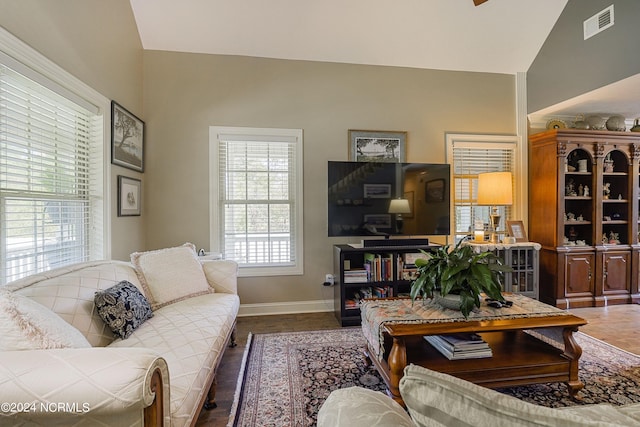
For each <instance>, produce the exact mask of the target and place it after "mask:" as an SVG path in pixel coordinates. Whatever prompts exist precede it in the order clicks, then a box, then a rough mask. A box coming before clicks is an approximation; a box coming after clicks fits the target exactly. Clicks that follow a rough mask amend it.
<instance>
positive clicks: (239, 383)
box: [227, 332, 253, 427]
mask: <svg viewBox="0 0 640 427" xmlns="http://www.w3.org/2000/svg"><path fill="white" fill-rule="evenodd" d="M252 340H253V334H252V333H251V332H249V335H247V346H246V347H245V349H244V354H243V355H242V363H241V364H240V371H239V372H238V381H237V382H236V391H235V393H234V394H233V404H232V405H231V411H230V412H229V421H228V422H227V427H233V426H234V425H235V422H236V417H237V416H238V409H239V408H238V405H239V404H240V395H241V394H242V385H243V382H244V374H245V369H246V364H247V359H248V358H249V349H250V348H251V341H252Z"/></svg>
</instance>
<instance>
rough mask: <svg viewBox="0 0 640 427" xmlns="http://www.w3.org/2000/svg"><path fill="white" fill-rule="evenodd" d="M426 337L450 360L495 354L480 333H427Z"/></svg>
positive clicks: (477, 357) (479, 357)
mask: <svg viewBox="0 0 640 427" xmlns="http://www.w3.org/2000/svg"><path fill="white" fill-rule="evenodd" d="M424 339H425V340H426V341H427V342H428V343H429V344H431V345H432V346H433V347H434V348H435V349H436V350H438V351H439V352H440V353H442V355H443V356H445V357H446V358H447V359H449V360H462V359H481V358H485V357H492V356H493V352H492V351H491V347H489V344H488V343H487V342H486V341H484V340H483V339H482V337H481V336H480V335H478V334H452V335H425V337H424Z"/></svg>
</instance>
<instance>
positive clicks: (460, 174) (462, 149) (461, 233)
mask: <svg viewBox="0 0 640 427" xmlns="http://www.w3.org/2000/svg"><path fill="white" fill-rule="evenodd" d="M447 158H448V162H449V163H450V164H451V174H452V191H453V193H454V194H453V210H454V212H453V214H454V215H453V221H454V224H453V228H452V229H453V230H454V235H453V238H454V242H458V241H460V240H461V239H463V238H465V237H466V236H468V235H470V234H472V233H473V227H474V222H475V220H476V219H478V220H482V221H483V222H484V223H485V226H487V225H488V224H486V223H488V221H489V210H490V206H479V205H478V204H477V196H478V175H479V174H481V173H484V172H512V176H513V179H514V181H515V180H517V179H518V174H517V173H516V172H517V167H516V164H517V138H516V137H515V136H513V137H512V136H492V135H477V136H474V135H448V137H447ZM513 188H514V189H516V188H518V186H517V185H515V182H514V185H513ZM515 200H516V198H515V197H514V201H515ZM513 211H514V207H513V206H498V213H499V215H500V216H501V220H500V227H501V230H505V224H506V221H507V220H509V219H512V213H513Z"/></svg>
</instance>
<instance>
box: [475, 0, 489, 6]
mask: <svg viewBox="0 0 640 427" xmlns="http://www.w3.org/2000/svg"><path fill="white" fill-rule="evenodd" d="M486 1H487V0H473V4H475V5H476V6H480V5H481V4H482V3H484V2H486Z"/></svg>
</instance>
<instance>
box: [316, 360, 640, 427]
mask: <svg viewBox="0 0 640 427" xmlns="http://www.w3.org/2000/svg"><path fill="white" fill-rule="evenodd" d="M400 395H401V396H402V399H403V400H404V402H405V404H406V405H407V410H408V413H407V411H405V410H404V409H403V408H402V407H401V406H400V405H399V404H398V403H396V402H395V401H394V400H392V399H391V398H390V397H388V396H386V395H385V394H383V393H381V392H377V391H372V390H368V389H365V388H361V387H349V388H344V389H339V390H335V391H333V392H332V393H331V394H330V395H329V397H328V398H327V400H326V401H325V402H324V404H323V405H322V407H321V408H320V410H319V412H318V427H341V426H345V427H454V426H461V427H462V426H464V427H470V426H473V427H525V426H531V427H533V426H555V427H592V426H593V427H596V426H598V427H605V426H606V427H613V426H640V404H631V405H625V406H618V407H616V406H612V405H608V404H600V405H584V406H571V407H567V408H558V409H555V408H547V407H543V406H538V405H534V404H531V403H528V402H525V401H522V400H519V399H517V398H515V397H512V396H508V395H506V394H502V393H499V392H497V391H495V390H490V389H488V388H484V387H481V386H478V385H475V384H472V383H470V382H467V381H464V380H461V379H459V378H455V377H453V376H450V375H447V374H442V373H439V372H435V371H432V370H429V369H425V368H422V367H420V366H416V365H409V366H407V367H406V368H405V371H404V376H403V377H402V379H401V380H400Z"/></svg>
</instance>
